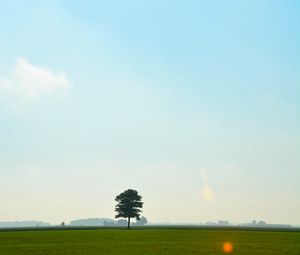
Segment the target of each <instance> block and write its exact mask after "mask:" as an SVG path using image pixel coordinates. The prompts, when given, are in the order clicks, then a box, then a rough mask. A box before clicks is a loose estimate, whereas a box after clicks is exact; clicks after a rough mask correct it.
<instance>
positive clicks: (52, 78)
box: [0, 58, 71, 105]
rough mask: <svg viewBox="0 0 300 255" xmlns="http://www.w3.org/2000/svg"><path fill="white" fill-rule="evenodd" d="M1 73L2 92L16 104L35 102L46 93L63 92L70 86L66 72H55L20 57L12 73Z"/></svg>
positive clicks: (0, 91) (0, 90)
mask: <svg viewBox="0 0 300 255" xmlns="http://www.w3.org/2000/svg"><path fill="white" fill-rule="evenodd" d="M2 75H3V74H0V93H1V94H4V95H6V96H8V97H9V98H10V99H11V100H13V101H14V102H12V103H13V104H15V105H18V104H24V103H27V102H34V101H36V100H38V99H40V98H43V97H44V96H46V95H52V94H53V93H57V92H61V91H63V90H66V89H68V88H69V87H70V84H71V83H70V81H69V79H68V77H67V74H66V73H64V72H57V73H55V72H53V71H51V70H49V69H47V68H44V67H40V66H36V65H33V64H31V63H30V62H29V61H28V60H26V59H25V58H19V59H17V61H16V66H15V68H14V70H13V72H12V73H11V74H8V75H7V76H2Z"/></svg>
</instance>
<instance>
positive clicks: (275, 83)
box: [0, 0, 300, 224]
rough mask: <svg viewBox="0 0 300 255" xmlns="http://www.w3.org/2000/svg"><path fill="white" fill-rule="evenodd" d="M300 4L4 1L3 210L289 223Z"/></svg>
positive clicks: (4, 215)
mask: <svg viewBox="0 0 300 255" xmlns="http://www.w3.org/2000/svg"><path fill="white" fill-rule="evenodd" d="M299 24H300V3H299V1H297V0H294V1H293V0H289V1H286V0H281V1H279V0H278V1H277V0H269V1H268V0H264V1H262V0H256V1H255V0H252V1H225V0H224V1H211V0H209V1H198V0H194V1H192V0H187V1H173V0H169V1H167V0H165V1H160V0H157V1H155V0H152V1H151V0H148V1H146V0H145V1H141V0H136V1H130V0H129V1H121V0H120V1H73V0H70V1H12V0H11V1H1V0H0V141H1V142H0V178H1V185H0V202H1V207H0V221H8V220H31V219H36V220H43V221H48V222H51V223H59V222H61V221H66V222H68V221H70V220H73V219H77V218H87V217H112V218H113V217H114V206H115V202H114V198H115V196H116V195H118V194H119V193H120V192H122V191H124V190H125V189H127V188H133V189H137V190H138V191H139V193H140V194H141V195H142V196H143V199H144V202H145V206H144V215H145V216H146V217H147V218H148V220H149V221H150V222H166V221H169V222H185V223H187V222H194V223H200V222H206V221H209V220H213V221H216V220H229V221H231V222H249V221H251V220H252V219H257V220H265V221H267V222H273V223H292V224H300V216H299V215H300V199H299V195H300V185H299V183H300V28H299Z"/></svg>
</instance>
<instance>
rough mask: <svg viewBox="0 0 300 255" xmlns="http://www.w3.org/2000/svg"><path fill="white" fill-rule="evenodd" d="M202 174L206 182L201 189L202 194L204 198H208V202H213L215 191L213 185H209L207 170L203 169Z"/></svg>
mask: <svg viewBox="0 0 300 255" xmlns="http://www.w3.org/2000/svg"><path fill="white" fill-rule="evenodd" d="M200 174H201V177H202V181H203V183H204V184H203V187H202V189H201V195H202V197H203V198H204V200H206V201H207V202H211V201H212V200H213V199H214V192H213V190H212V188H211V186H210V185H209V182H208V177H207V173H206V170H205V169H201V172H200Z"/></svg>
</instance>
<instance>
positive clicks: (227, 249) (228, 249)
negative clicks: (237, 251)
mask: <svg viewBox="0 0 300 255" xmlns="http://www.w3.org/2000/svg"><path fill="white" fill-rule="evenodd" d="M223 251H224V253H231V252H232V251H233V245H232V243H230V242H225V243H224V244H223Z"/></svg>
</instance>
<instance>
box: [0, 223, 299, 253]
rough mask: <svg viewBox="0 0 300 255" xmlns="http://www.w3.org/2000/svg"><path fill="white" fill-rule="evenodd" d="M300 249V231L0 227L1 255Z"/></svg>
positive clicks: (243, 251) (287, 250)
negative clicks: (227, 244)
mask: <svg viewBox="0 0 300 255" xmlns="http://www.w3.org/2000/svg"><path fill="white" fill-rule="evenodd" d="M226 241H228V242H231V243H232V244H233V246H234V251H233V252H232V254H242V255H243V254H245V255H246V254H258V255H259V254H264V255H268V254H270V255H276V254H295V255H296V254H298V255H299V254H300V232H272V231H247V230H201V229H198V230H197V229H194V230H193V229H191V230H188V229H141V230H130V231H127V230H120V229H98V230H52V231H7V232H0V255H2V254H3V255H21V254H22V255H29V254H30V255H58V254H59V255H68V254H81V255H84V254H89V255H94V254H101V255H102V254H103V255H105V254H112V255H127V254H128V255H129V254H130V255H148V254H149V255H160V254H161V255H163V254H164V255H166V254H168V255H177V254H178V255H189V254H206V255H209V254H224V252H223V251H222V245H223V243H224V242H226Z"/></svg>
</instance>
